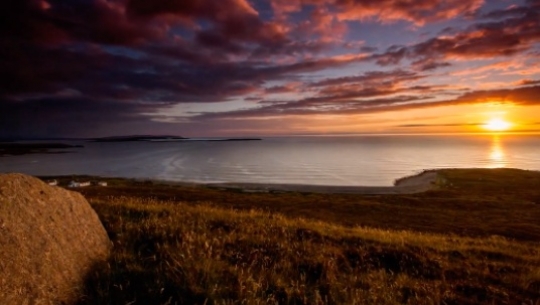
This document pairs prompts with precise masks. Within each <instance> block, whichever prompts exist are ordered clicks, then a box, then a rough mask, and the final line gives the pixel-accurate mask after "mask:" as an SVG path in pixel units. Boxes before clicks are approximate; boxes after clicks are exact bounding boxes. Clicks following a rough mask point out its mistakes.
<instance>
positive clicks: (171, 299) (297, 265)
mask: <svg viewBox="0 0 540 305" xmlns="http://www.w3.org/2000/svg"><path fill="white" fill-rule="evenodd" d="M62 179H65V180H66V179H67V178H62ZM62 179H61V183H62ZM104 180H106V179H104ZM108 182H109V185H110V187H107V188H99V187H90V188H85V189H80V190H81V192H82V193H83V194H84V195H85V196H86V197H87V198H88V199H89V201H90V203H91V204H92V206H93V207H94V209H95V210H96V211H97V213H98V214H99V216H100V218H101V220H102V222H103V224H104V226H105V228H106V230H107V232H108V233H109V236H110V238H111V240H112V242H113V243H114V249H113V253H112V255H111V257H110V259H109V261H108V262H106V263H103V264H102V265H99V266H96V268H95V271H94V272H92V273H91V274H89V276H88V280H87V285H86V293H85V295H84V296H83V297H82V298H81V301H80V304H81V305H82V304H540V243H539V241H540V225H539V221H538V219H540V189H539V188H538V186H539V185H540V173H538V172H530V171H520V170H506V169H500V170H443V171H441V172H440V178H439V187H438V188H437V189H435V190H432V191H429V192H425V193H421V194H414V195H377V196H360V195H332V194H303V193H278V194H271V193H270V194H261V193H255V194H253V193H242V192H239V191H225V190H219V189H209V188H204V187H192V186H185V185H184V186H179V185H176V186H175V185H166V184H160V183H155V182H150V181H146V182H144V181H143V182H140V181H132V180H124V179H109V180H108Z"/></svg>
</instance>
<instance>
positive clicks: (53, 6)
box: [0, 0, 540, 135]
mask: <svg viewBox="0 0 540 305" xmlns="http://www.w3.org/2000/svg"><path fill="white" fill-rule="evenodd" d="M481 3H482V0H467V1H463V0H448V1H436V0H423V1H416V2H414V4H413V3H412V2H410V1H402V0H384V1H375V0H268V2H267V3H266V5H269V8H268V10H267V11H263V10H261V9H259V10H257V7H260V4H261V2H260V1H248V0H222V1H216V0H155V1H144V0H70V1H65V0H19V1H5V2H4V3H2V4H0V81H1V82H2V86H0V111H1V114H0V120H1V123H0V127H2V129H1V132H2V134H3V135H7V134H9V133H12V134H17V135H23V134H25V133H28V134H31V133H32V132H34V133H35V132H36V130H37V131H39V132H40V133H41V132H42V133H43V134H50V135H62V134H68V133H69V134H76V133H88V134H91V133H96V134H98V133H109V132H108V131H107V130H108V128H110V129H111V130H112V129H114V127H113V126H115V124H117V126H120V125H122V126H132V125H130V124H140V125H141V126H160V128H161V127H163V128H164V126H168V127H170V124H165V123H157V122H154V121H152V119H156V120H162V121H163V120H166V119H168V118H163V117H158V116H159V113H160V111H161V110H162V109H163V108H165V107H173V106H175V105H177V104H182V103H190V104H191V103H210V102H238V101H245V102H246V103H245V104H248V103H247V102H258V103H252V104H256V105H261V107H260V108H256V109H251V110H239V111H235V112H229V113H222V114H204V115H201V116H200V117H198V118H197V117H195V118H194V119H192V120H191V122H192V123H193V124H196V122H199V121H198V120H199V119H200V120H203V119H204V120H208V119H210V118H214V119H219V118H222V117H228V118H230V117H234V116H238V117H242V118H247V117H253V116H255V117H256V116H259V115H260V116H268V115H287V114H310V113H356V112H369V111H382V110H385V109H402V108H403V109H406V108H407V107H424V105H426V106H427V105H438V102H434V103H433V102H432V101H436V100H437V99H435V98H434V95H435V94H436V93H437V94H438V97H439V99H440V97H441V96H443V95H444V94H456V93H455V91H452V90H447V88H444V87H441V86H436V85H432V84H426V83H429V81H428V80H429V77H430V76H431V75H433V72H434V71H436V70H439V69H441V68H445V67H448V68H451V67H452V64H453V63H454V62H455V60H456V59H457V60H469V59H476V58H487V59H489V58H493V57H500V56H515V55H521V54H525V52H530V53H527V54H531V53H533V52H534V48H535V47H537V45H538V42H539V41H540V21H539V20H540V16H539V14H540V13H539V11H540V5H538V1H531V0H529V1H526V2H525V4H524V5H522V6H513V7H510V8H508V9H505V10H497V11H492V12H480V11H479V10H478V8H479V7H480V5H481ZM258 4H259V6H257V5H258ZM270 7H271V9H270ZM473 13H474V14H473ZM465 15H467V18H472V17H471V16H473V17H474V18H477V20H472V19H471V20H469V24H471V25H470V26H468V27H467V28H464V29H462V28H458V27H456V26H452V27H449V28H447V29H446V30H444V31H443V34H441V35H439V36H437V37H432V38H430V39H424V38H421V39H422V40H420V41H418V42H416V43H412V44H410V45H406V46H401V45H395V46H391V47H389V48H386V50H385V46H384V44H382V45H381V46H379V45H377V47H374V46H371V43H370V42H367V41H362V40H361V39H358V40H354V41H347V37H348V36H347V35H348V34H350V32H351V25H352V24H356V25H357V23H358V22H359V21H365V20H368V21H370V22H374V21H375V22H376V21H379V22H386V23H388V22H396V21H405V22H407V23H408V24H409V25H410V24H414V26H416V27H421V26H422V25H424V24H428V23H430V22H435V21H442V20H450V19H453V18H458V17H459V18H461V17H463V16H465ZM359 29H360V30H359V31H360V34H362V33H361V31H363V30H364V28H362V27H360V28H359ZM355 34H356V33H355ZM360 36H361V35H360ZM344 50H345V51H344ZM378 50H380V51H379V53H377V54H374V53H375V52H377V51H378ZM348 52H350V53H348ZM330 54H331V55H330ZM373 62H375V63H376V64H378V65H379V66H383V67H385V68H384V69H382V70H381V71H368V69H367V68H365V67H364V68H363V69H358V70H357V67H358V66H359V65H360V64H364V65H366V66H369V65H371V64H372V63H373ZM394 65H399V67H398V68H396V69H393V68H391V66H394ZM372 69H373V67H371V68H369V70H372ZM389 69H393V70H389ZM330 70H332V71H333V72H332V73H330V72H328V71H330ZM336 71H339V72H336ZM366 71H368V72H366ZM531 77H533V76H531ZM514 83H515V81H514ZM276 84H277V85H276ZM520 85H526V86H528V87H526V88H519V89H516V90H517V91H512V90H507V91H486V92H482V91H476V92H471V93H468V94H464V95H462V96H460V97H459V98H458V99H456V100H449V101H441V102H440V103H442V104H444V103H472V102H475V101H478V100H486V99H489V98H493V97H494V96H498V97H501V98H502V99H503V100H511V99H512V100H514V102H516V103H523V104H534V102H532V101H531V100H530V98H529V97H530V94H531V92H533V93H536V91H535V90H536V88H537V87H536V85H538V81H536V80H524V81H522V82H521V83H520ZM527 90H530V92H529V91H527ZM284 93H288V94H289V95H287V96H288V98H290V97H289V96H292V94H296V95H298V96H299V97H298V98H297V99H293V100H280V99H279V98H278V97H283V96H285V95H279V94H284ZM430 101H431V102H430ZM430 103H431V104H430ZM244 106H245V105H244ZM239 107H240V106H239ZM149 113H153V114H155V115H154V116H150V115H148V114H149ZM185 115H191V114H185ZM178 116H179V117H181V116H182V114H179V115H178ZM182 119H183V120H186V119H185V118H182ZM61 121H64V122H66V123H64V124H63V125H62V124H60V123H58V122H61ZM160 124H161V125H160ZM100 126H101V127H100ZM104 126H107V127H104ZM186 126H187V125H186ZM190 126H195V125H190ZM199 127H200V126H199ZM116 128H117V129H118V128H120V127H116ZM125 128H127V127H125ZM126 130H130V129H126ZM111 133H114V132H111Z"/></svg>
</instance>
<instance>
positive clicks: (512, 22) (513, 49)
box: [372, 6, 540, 71]
mask: <svg viewBox="0 0 540 305" xmlns="http://www.w3.org/2000/svg"><path fill="white" fill-rule="evenodd" d="M488 17H489V18H495V17H497V18H498V19H497V20H494V21H489V22H478V23H475V24H473V25H471V26H469V27H468V28H466V29H464V30H457V29H446V30H445V31H444V33H446V34H442V35H440V36H437V37H433V38H430V39H428V40H425V41H423V42H420V43H416V44H413V45H410V46H397V45H396V46H392V47H390V48H388V49H387V50H386V51H385V52H383V53H379V54H375V55H373V56H372V59H373V60H375V61H376V63H377V64H379V65H381V66H389V65H397V64H399V63H400V62H402V61H403V60H405V59H410V60H412V61H414V62H413V66H417V67H418V68H419V70H423V71H425V70H433V69H436V68H440V67H448V66H449V65H450V63H449V62H448V61H452V60H470V59H490V58H494V57H509V56H513V55H516V54H522V53H524V52H525V51H527V50H532V49H533V47H534V46H535V44H537V43H538V42H540V8H539V7H537V6H528V7H527V6H523V7H514V8H512V9H509V10H505V11H494V12H491V13H488V14H485V15H484V16H483V18H488ZM500 19H502V20H500Z"/></svg>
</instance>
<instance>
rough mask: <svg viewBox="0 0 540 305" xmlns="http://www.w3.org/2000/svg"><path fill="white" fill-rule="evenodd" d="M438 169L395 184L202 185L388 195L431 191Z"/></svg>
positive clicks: (278, 190)
mask: <svg viewBox="0 0 540 305" xmlns="http://www.w3.org/2000/svg"><path fill="white" fill-rule="evenodd" d="M437 178H438V172H437V170H426V171H423V172H421V173H419V174H416V175H412V176H406V177H403V178H399V179H397V180H396V183H395V185H394V186H361V185H359V186H338V185H336V186H335V185H310V184H279V183H236V182H225V183H202V184H197V183H194V184H193V185H201V186H206V187H211V188H218V189H230V190H240V191H243V192H247V193H249V192H253V193H256V192H261V193H270V192H300V193H323V194H360V195H388V194H415V193H422V192H425V191H429V190H431V189H433V188H434V187H435V184H436V182H437Z"/></svg>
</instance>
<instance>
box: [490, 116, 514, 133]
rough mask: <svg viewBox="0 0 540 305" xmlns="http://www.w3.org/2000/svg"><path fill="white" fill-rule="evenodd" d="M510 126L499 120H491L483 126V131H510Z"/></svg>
mask: <svg viewBox="0 0 540 305" xmlns="http://www.w3.org/2000/svg"><path fill="white" fill-rule="evenodd" d="M511 126H512V124H510V123H509V122H507V121H505V120H503V119H500V118H493V119H491V120H489V121H488V122H487V123H486V124H484V125H483V127H484V128H485V129H487V130H491V131H505V130H508V129H510V127H511Z"/></svg>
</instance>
